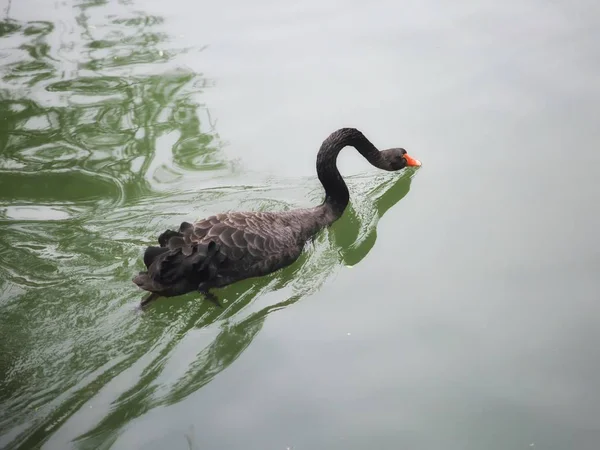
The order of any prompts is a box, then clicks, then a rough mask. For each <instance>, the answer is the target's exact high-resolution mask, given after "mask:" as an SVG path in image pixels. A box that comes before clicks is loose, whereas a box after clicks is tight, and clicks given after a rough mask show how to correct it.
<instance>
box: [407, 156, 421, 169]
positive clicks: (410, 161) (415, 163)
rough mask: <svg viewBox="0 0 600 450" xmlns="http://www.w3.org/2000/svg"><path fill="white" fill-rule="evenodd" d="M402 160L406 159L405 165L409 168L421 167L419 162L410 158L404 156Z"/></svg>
mask: <svg viewBox="0 0 600 450" xmlns="http://www.w3.org/2000/svg"><path fill="white" fill-rule="evenodd" d="M404 159H406V165H407V166H409V167H419V166H420V165H421V161H419V160H418V159H415V158H413V157H412V156H408V155H404Z"/></svg>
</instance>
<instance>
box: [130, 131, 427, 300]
mask: <svg viewBox="0 0 600 450" xmlns="http://www.w3.org/2000/svg"><path fill="white" fill-rule="evenodd" d="M347 145H351V146H354V147H355V148H356V149H357V150H358V151H359V152H360V153H361V154H362V155H363V156H365V158H367V160H369V162H370V163H371V164H373V165H374V166H376V167H379V168H381V169H384V170H400V169H402V168H404V167H406V166H407V165H420V163H418V161H416V160H413V159H412V158H410V157H409V156H408V155H406V151H405V150H403V149H389V150H384V151H381V152H380V151H379V150H377V149H376V148H375V147H374V146H373V144H371V143H370V142H369V141H368V140H367V138H366V137H364V135H363V134H362V133H361V132H360V131H358V130H356V129H353V128H342V129H340V130H338V131H336V132H334V133H332V134H331V135H330V136H329V137H328V138H327V139H326V140H325V141H324V142H323V145H322V146H321V149H320V150H319V154H318V156H317V173H318V176H319V180H320V181H321V183H322V184H323V187H324V188H325V194H326V198H325V201H324V202H323V203H322V204H321V205H319V206H316V207H314V208H306V209H296V210H292V211H285V212H229V213H223V214H217V215H215V216H210V217H208V218H206V219H202V220H199V221H197V222H195V223H193V224H190V223H187V222H183V223H182V224H181V226H180V227H179V230H178V231H171V230H167V231H165V232H164V233H163V234H161V235H160V236H159V238H158V242H159V245H160V247H148V248H147V249H146V252H145V254H144V263H145V265H146V267H147V272H141V273H140V274H139V275H138V276H136V277H135V278H134V279H133V281H134V283H135V284H137V285H138V286H139V287H141V288H142V289H144V290H146V291H149V292H151V295H150V296H148V297H147V298H146V299H145V300H144V301H143V302H142V303H143V304H145V303H147V302H149V301H150V300H153V299H154V298H157V297H160V296H163V297H172V296H176V295H181V294H185V293H187V292H192V291H199V292H203V293H205V294H208V296H209V298H212V296H211V295H210V293H209V289H211V288H217V287H223V286H226V285H228V284H231V283H234V282H236V281H239V280H242V279H246V278H252V277H258V276H262V275H266V274H269V273H271V272H274V271H276V270H279V269H281V268H283V267H285V266H288V265H290V264H292V263H293V262H294V261H295V260H296V259H297V258H298V257H299V256H300V254H301V253H302V249H303V248H304V245H305V244H306V242H307V241H308V240H309V239H311V238H312V237H313V236H314V235H315V234H316V233H317V232H318V231H320V230H321V229H323V228H324V227H326V226H328V225H331V224H332V223H333V222H335V221H336V220H337V219H338V218H339V217H340V216H341V215H342V213H343V212H344V209H345V208H346V206H347V204H348V201H349V193H348V188H347V187H346V184H345V183H344V180H343V179H342V177H341V175H340V173H339V171H338V170H337V167H336V159H337V155H338V153H339V152H340V150H341V149H342V148H344V147H345V146H347Z"/></svg>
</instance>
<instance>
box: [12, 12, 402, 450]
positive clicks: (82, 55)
mask: <svg viewBox="0 0 600 450" xmlns="http://www.w3.org/2000/svg"><path fill="white" fill-rule="evenodd" d="M103 5H104V2H98V1H97V2H88V3H84V4H81V5H80V6H79V7H78V15H77V26H78V33H79V37H78V39H80V40H81V41H82V42H84V44H85V45H84V46H83V47H82V48H81V49H80V51H79V53H78V54H77V58H78V60H77V61H76V64H75V66H76V69H74V70H71V71H70V72H69V71H64V70H62V66H63V64H64V63H65V61H64V60H61V58H60V55H61V51H60V50H61V49H60V48H52V45H53V44H51V42H55V41H53V40H51V39H50V36H54V33H56V31H57V24H54V23H51V22H30V23H22V22H17V21H14V20H10V19H7V20H4V21H3V22H1V23H0V44H1V46H2V48H3V49H8V50H6V51H7V52H8V54H9V57H8V59H7V60H5V62H4V63H3V64H2V66H1V67H0V77H1V79H2V87H1V88H0V122H1V123H2V124H3V131H2V133H0V229H1V233H0V255H1V259H0V280H1V281H0V283H1V284H0V308H1V314H0V342H1V346H2V348H1V352H0V354H1V356H0V372H1V373H2V382H1V384H0V445H1V446H2V447H6V448H37V447H39V446H41V445H42V444H43V443H44V442H45V441H47V440H48V439H49V438H50V437H51V436H52V435H53V434H55V433H56V432H64V433H67V435H69V433H73V430H77V431H76V433H77V434H75V435H72V436H71V435H69V436H70V438H71V439H72V440H73V441H74V442H75V443H76V444H77V446H78V447H80V448H98V447H100V446H109V445H110V443H111V442H112V441H114V439H116V438H117V437H118V433H119V430H121V429H122V428H123V427H124V425H125V424H126V423H128V422H129V421H131V420H132V419H134V418H136V417H138V416H140V415H141V414H143V413H144V412H146V411H148V410H149V409H151V408H154V407H156V406H159V405H164V404H170V403H174V402H177V401H179V400H181V399H183V398H184V397H186V396H187V395H189V394H190V393H192V392H194V391H196V390H198V389H199V388H201V387H202V386H203V385H205V384H206V383H208V382H210V381H211V379H213V378H214V377H215V376H216V375H217V374H218V373H219V372H221V371H222V370H223V369H224V368H226V367H227V366H228V365H230V364H231V363H233V362H234V361H235V360H236V358H238V356H239V355H240V354H241V353H242V352H243V351H244V349H246V348H247V347H248V345H249V344H250V343H251V342H252V339H253V338H254V337H255V336H256V335H257V333H258V332H259V331H260V329H261V327H262V325H263V323H264V320H265V319H266V317H267V316H268V315H269V314H270V313H272V312H274V311H277V310H278V309H280V308H283V307H286V306H289V305H291V304H293V303H295V302H297V301H298V300H300V299H302V298H305V297H306V296H308V295H310V294H311V293H313V292H315V291H316V290H317V289H318V288H319V287H320V286H321V285H322V284H323V283H324V282H325V281H326V280H327V278H328V277H329V276H330V275H331V274H332V273H334V272H335V271H336V269H337V268H339V267H340V266H341V265H342V264H344V265H354V264H357V263H358V262H360V260H361V259H362V258H364V257H365V255H366V254H367V253H368V252H369V250H370V249H371V248H372V246H373V245H374V243H375V239H376V225H377V221H378V220H379V219H380V218H381V217H382V216H383V214H384V213H385V211H386V210H387V209H388V208H390V207H391V206H392V205H393V204H395V203H396V202H398V201H399V200H400V199H402V197H404V196H405V195H406V194H407V193H408V191H409V188H410V180H411V175H412V173H411V172H407V173H405V174H404V175H403V176H400V177H399V176H398V175H393V174H392V175H390V174H377V176H373V175H372V174H369V175H368V176H360V177H353V178H352V179H350V181H349V184H350V185H351V189H352V191H353V192H360V193H361V195H360V196H359V197H360V199H359V200H358V201H355V202H354V203H353V204H352V205H351V207H350V208H349V209H348V211H347V213H346V214H345V215H344V217H343V218H342V219H341V220H340V221H338V222H337V223H336V224H334V226H333V227H332V228H331V229H330V230H327V231H325V232H324V233H322V234H321V235H320V236H319V238H318V239H317V240H316V242H315V243H313V244H312V245H310V246H309V248H307V251H306V253H305V254H304V255H303V256H302V258H301V259H300V260H299V261H298V262H297V263H296V264H294V265H293V266H291V267H289V268H287V269H285V270H283V271H280V272H278V273H276V274H273V275H272V276H269V277H265V278H263V279H257V280H247V281H245V282H241V283H238V284H236V285H234V286H230V287H228V288H226V289H223V290H222V291H221V292H219V296H220V297H222V298H223V299H224V301H225V302H226V305H227V307H226V308H225V309H224V310H220V309H216V308H214V307H213V306H212V305H210V304H208V303H205V302H202V301H195V300H196V299H197V296H194V295H188V296H184V297H181V298H176V299H173V300H170V301H164V302H157V303H156V304H155V306H153V308H151V310H150V311H149V312H148V313H144V314H140V313H139V312H137V311H136V309H135V305H136V304H137V302H138V301H139V299H140V295H141V294H140V292H139V291H137V290H136V289H135V287H134V286H133V285H132V283H131V281H130V279H131V276H132V274H133V273H135V272H136V271H137V270H139V268H140V258H139V257H140V249H141V248H142V247H143V246H144V245H145V244H148V243H149V242H151V241H152V240H153V239H154V237H155V236H156V234H157V233H158V232H159V231H161V230H163V229H164V228H166V227H169V226H172V225H173V224H176V223H178V222H180V221H181V220H183V219H186V220H190V218H191V217H190V214H194V215H195V214H200V213H203V211H204V208H206V209H215V210H217V209H226V208H229V207H230V206H231V207H240V206H241V205H242V204H244V207H247V206H251V207H253V208H255V209H267V208H269V209H283V208H288V207H290V206H294V204H293V203H294V202H295V200H298V203H300V202H305V199H295V200H294V202H287V203H286V202H282V201H278V200H269V199H268V196H269V194H268V193H269V188H266V187H264V186H248V185H243V183H239V182H237V183H236V182H235V181H233V182H229V185H227V184H224V187H222V188H212V189H199V188H198V186H200V185H201V182H202V181H203V180H209V179H211V178H215V177H224V178H223V179H224V180H225V179H226V177H227V176H229V175H230V172H231V171H230V170H229V168H228V165H227V162H226V159H225V158H224V156H223V153H222V151H221V144H220V141H219V137H218V135H217V133H216V131H215V129H214V127H213V125H212V124H211V123H210V116H208V114H207V113H206V110H205V109H204V107H203V105H202V104H201V102H200V99H201V94H202V91H203V89H206V88H207V87H209V86H210V84H211V83H210V82H209V81H207V80H206V79H205V78H203V77H202V76H200V75H198V74H196V73H191V72H189V71H186V70H181V69H177V68H173V67H171V66H169V65H167V64H166V63H168V62H169V60H170V58H171V57H172V56H173V55H174V54H176V53H177V52H176V51H164V50H160V49H159V47H158V46H159V44H161V43H162V42H164V40H165V38H166V36H165V35H164V34H163V33H162V32H160V31H158V30H155V28H156V27H157V26H159V25H160V24H161V23H162V19H161V18H158V17H153V16H145V15H143V14H141V13H132V15H131V16H130V17H118V18H115V17H113V18H112V19H110V20H109V25H108V26H106V27H105V29H103V30H98V29H96V28H92V27H90V26H89V25H88V17H89V11H90V10H91V9H94V8H99V9H102V7H103ZM71 56H72V55H71ZM162 64H165V65H164V70H162V69H161V70H159V71H158V72H159V73H156V72H157V71H156V68H157V67H158V68H160V67H162V66H161V65H162ZM148 65H150V66H152V67H153V69H154V70H153V71H151V72H152V73H151V74H148V75H144V69H143V67H146V66H148ZM140 67H141V69H140ZM133 69H136V70H133ZM149 72H150V71H149ZM190 180H193V181H190ZM304 181H305V180H296V182H295V183H297V185H298V188H299V189H303V188H302V186H303V185H305V183H304ZM249 189H251V190H252V189H254V190H255V192H257V194H258V193H259V192H260V197H263V199H261V200H256V201H254V202H253V203H251V204H250V205H248V199H247V197H248V190H249ZM304 192H305V193H306V190H305V189H304ZM308 195H309V197H310V199H311V201H313V202H314V201H317V200H318V199H319V197H320V195H321V194H320V190H317V191H314V192H311V193H309V194H308ZM257 197H258V195H257ZM264 198H267V199H264ZM194 205H196V206H197V207H195V206H194ZM298 206H299V205H298ZM192 217H193V216H192ZM277 291H278V292H280V293H281V295H279V296H278V297H279V300H277V301H275V302H271V303H266V304H265V301H264V300H262V299H263V298H264V297H265V296H267V297H269V298H271V297H270V296H269V295H267V294H270V293H273V292H277ZM281 298H283V300H281ZM198 333H201V334H202V342H203V346H201V347H198V348H195V347H194V351H192V352H191V353H185V352H184V351H183V350H184V349H188V348H189V347H190V346H195V344H196V342H197V339H198V336H199V334H198ZM183 354H185V355H184V356H182V355H183Z"/></svg>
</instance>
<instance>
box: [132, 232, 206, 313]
mask: <svg viewBox="0 0 600 450" xmlns="http://www.w3.org/2000/svg"><path fill="white" fill-rule="evenodd" d="M159 242H160V244H161V246H160V247H148V248H147V249H146V251H145V252H144V264H145V265H146V267H147V269H148V270H147V271H146V272H140V273H139V275H137V276H136V277H135V278H134V279H133V282H134V283H135V284H137V285H138V286H139V287H140V288H142V289H144V290H145V291H148V292H151V293H152V294H156V295H155V296H154V297H153V296H152V294H151V295H150V296H148V297H147V298H146V299H144V301H143V303H144V304H146V303H148V302H150V301H152V300H154V299H155V298H157V297H158V296H163V297H172V296H175V295H181V294H185V293H187V292H191V291H194V290H197V289H198V287H199V285H200V284H201V283H205V282H207V281H210V280H211V279H213V278H214V277H215V276H216V274H217V265H218V261H217V258H216V257H215V256H216V255H217V253H218V247H217V244H216V243H215V242H213V241H211V242H208V243H189V241H188V243H186V242H185V240H184V238H183V236H182V234H181V233H177V232H174V231H171V230H167V231H166V232H165V233H163V234H162V235H161V236H160V237H159Z"/></svg>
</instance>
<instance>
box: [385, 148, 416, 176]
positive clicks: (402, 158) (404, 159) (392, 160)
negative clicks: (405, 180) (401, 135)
mask: <svg viewBox="0 0 600 450" xmlns="http://www.w3.org/2000/svg"><path fill="white" fill-rule="evenodd" d="M381 157H382V158H383V165H384V167H383V169H385V170H389V171H396V170H401V169H404V168H405V167H419V166H420V165H421V161H419V160H418V159H415V158H413V157H412V156H409V154H408V153H406V150H404V149H403V148H389V149H387V150H383V151H382V152H381Z"/></svg>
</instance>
